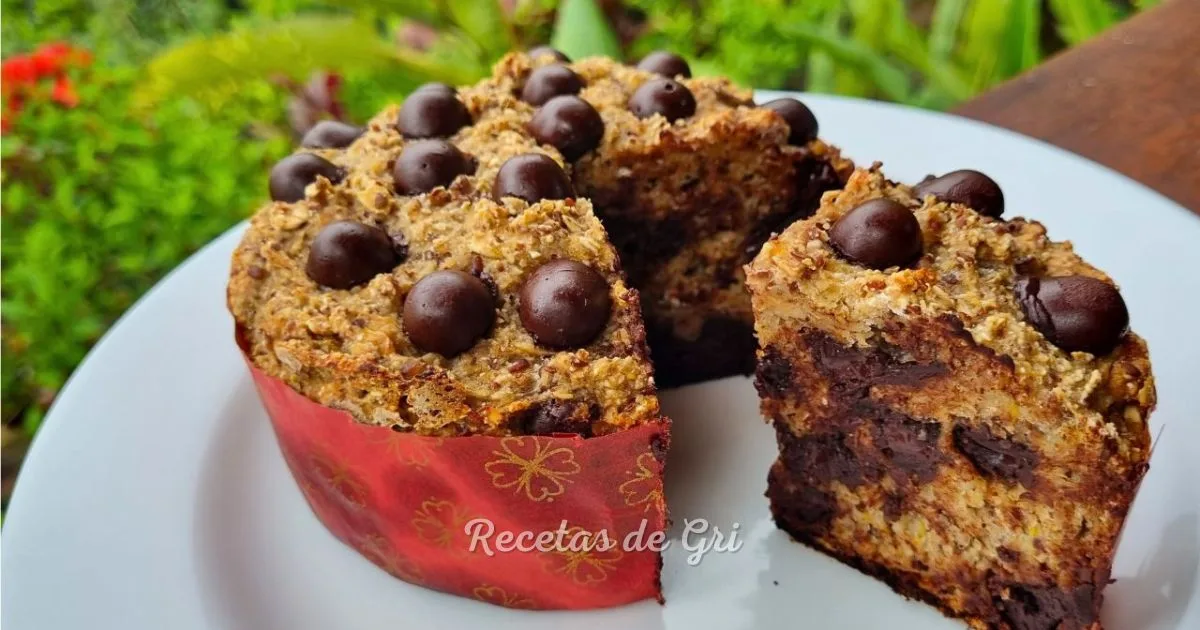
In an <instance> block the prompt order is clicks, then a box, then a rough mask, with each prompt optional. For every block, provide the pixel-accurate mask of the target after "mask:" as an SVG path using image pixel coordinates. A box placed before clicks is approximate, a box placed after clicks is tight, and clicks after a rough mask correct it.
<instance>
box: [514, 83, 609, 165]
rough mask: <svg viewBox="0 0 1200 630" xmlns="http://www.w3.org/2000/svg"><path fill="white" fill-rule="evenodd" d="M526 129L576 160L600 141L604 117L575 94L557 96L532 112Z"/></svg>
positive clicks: (602, 133)
mask: <svg viewBox="0 0 1200 630" xmlns="http://www.w3.org/2000/svg"><path fill="white" fill-rule="evenodd" d="M529 133H531V134H533V137H534V139H536V140H537V141H538V142H541V143H543V144H549V145H552V146H553V147H555V148H556V149H558V150H559V152H560V153H562V154H563V157H565V158H566V159H567V160H570V161H575V160H578V159H579V158H581V157H583V155H584V154H586V153H587V152H588V151H591V150H592V149H595V148H596V147H597V146H599V145H600V139H601V138H603V137H604V121H603V120H602V119H601V118H600V113H599V112H597V111H596V108H595V107H592V106H591V104H590V103H588V102H587V101H585V100H583V99H581V98H579V97H578V96H570V95H568V96H556V97H554V98H552V99H550V100H548V101H546V104H545V105H542V106H541V108H539V109H538V110H537V111H536V112H535V113H534V114H533V118H532V119H531V120H530V121H529Z"/></svg>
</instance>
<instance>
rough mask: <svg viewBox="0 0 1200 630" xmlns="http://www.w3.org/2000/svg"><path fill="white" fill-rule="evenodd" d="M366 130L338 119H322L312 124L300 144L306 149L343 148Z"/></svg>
mask: <svg viewBox="0 0 1200 630" xmlns="http://www.w3.org/2000/svg"><path fill="white" fill-rule="evenodd" d="M364 131H366V129H365V128H363V127H358V126H355V125H351V124H349V123H344V122H341V121H340V120H322V121H321V122H319V123H317V124H315V125H313V126H312V129H309V130H308V133H306V134H304V138H303V139H301V140H300V146H302V147H304V148H306V149H344V148H346V147H348V146H350V144H351V143H353V142H354V141H355V140H357V139H358V137H359V136H361V135H362V134H363V132H364Z"/></svg>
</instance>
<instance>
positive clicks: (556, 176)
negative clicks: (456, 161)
mask: <svg viewBox="0 0 1200 630" xmlns="http://www.w3.org/2000/svg"><path fill="white" fill-rule="evenodd" d="M574 196H575V192H574V190H572V188H571V181H570V180H569V179H567V174H566V172H564V171H563V169H562V167H561V166H559V165H558V162H555V161H554V160H553V159H552V158H551V157H550V156H548V155H545V154H543V153H525V154H522V155H518V156H515V157H511V158H509V159H508V160H507V161H506V162H504V164H503V165H501V166H500V170H499V172H497V173H496V181H495V182H493V183H492V198H493V199H495V200H496V201H497V202H499V201H501V200H502V199H503V198H504V197H517V198H520V199H524V200H525V201H527V202H529V203H537V202H539V201H541V200H543V199H567V198H570V197H574Z"/></svg>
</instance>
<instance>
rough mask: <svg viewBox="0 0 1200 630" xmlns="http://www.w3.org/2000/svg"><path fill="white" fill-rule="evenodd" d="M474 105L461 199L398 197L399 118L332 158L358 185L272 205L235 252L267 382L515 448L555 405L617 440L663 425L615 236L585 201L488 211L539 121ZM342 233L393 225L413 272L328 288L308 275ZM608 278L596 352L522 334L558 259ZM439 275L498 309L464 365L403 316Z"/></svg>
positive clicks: (319, 187)
mask: <svg viewBox="0 0 1200 630" xmlns="http://www.w3.org/2000/svg"><path fill="white" fill-rule="evenodd" d="M462 99H463V101H464V102H465V103H466V104H467V105H468V109H469V110H470V111H471V114H472V116H473V118H474V120H475V124H473V125H471V126H469V127H466V128H464V129H463V130H461V131H460V132H459V133H458V134H456V135H455V136H454V137H453V138H452V139H451V140H452V142H453V143H454V144H455V145H456V146H458V147H459V148H460V150H462V151H464V152H466V153H468V154H469V155H471V156H473V157H474V158H475V159H476V160H477V161H478V168H477V170H476V172H475V174H474V175H473V176H460V177H459V178H458V179H457V180H456V181H455V182H454V183H453V184H452V185H451V186H450V187H449V189H445V188H438V189H435V190H433V191H432V192H430V193H428V194H422V195H417V196H399V195H397V194H395V192H394V191H393V189H392V181H391V164H392V162H393V161H394V159H395V157H396V156H397V155H398V154H399V152H400V150H401V149H402V147H403V145H404V140H403V138H402V137H401V136H400V133H399V132H398V131H397V130H396V129H395V126H394V124H393V121H394V120H395V116H396V112H397V108H395V107H392V108H388V109H387V110H385V111H384V112H382V113H381V114H379V115H378V116H377V117H375V118H374V119H373V120H372V121H371V122H370V124H369V125H368V131H367V132H366V133H365V134H364V135H363V136H362V137H360V138H359V139H358V140H356V141H355V142H354V143H353V144H352V145H351V146H349V147H348V148H347V149H345V150H341V151H339V150H320V151H317V153H320V154H321V155H322V156H324V157H326V158H327V159H329V160H331V161H333V162H334V163H335V164H337V165H339V166H341V167H342V168H344V169H345V170H346V171H347V172H348V175H347V177H346V178H345V180H344V181H343V182H341V183H339V184H337V185H333V184H331V183H330V182H329V181H328V180H325V179H320V180H318V181H317V182H316V183H315V184H313V185H311V186H310V187H309V190H308V196H307V199H306V200H305V201H301V202H297V203H279V202H276V203H272V204H269V205H268V206H266V207H264V208H263V209H261V210H260V211H259V212H258V213H257V214H256V215H255V216H254V217H253V218H252V219H251V222H250V227H249V229H248V230H247V232H246V235H245V236H244V238H243V241H242V243H241V245H240V246H239V247H238V249H237V251H236V252H235V253H234V258H233V267H232V271H231V277H230V285H229V305H230V310H231V311H232V313H233V315H234V318H235V320H236V321H237V323H238V325H239V327H240V328H241V329H242V332H243V338H244V340H245V343H246V344H247V350H248V353H249V354H250V356H251V358H252V359H253V360H254V362H255V364H256V365H257V366H258V367H259V368H260V369H262V370H264V371H265V372H266V373H268V374H270V375H272V376H276V377H279V378H282V379H283V380H284V381H286V382H287V383H288V384H290V385H291V386H293V387H295V388H296V389H297V390H298V391H300V392H301V393H303V394H305V395H306V396H308V397H310V398H312V399H313V400H316V401H317V402H320V403H322V404H325V405H329V406H333V407H337V408H342V409H346V410H347V411H349V412H351V413H352V414H353V415H354V416H355V417H356V418H358V419H359V420H360V421H363V422H368V423H373V424H380V425H390V426H393V427H395V428H398V429H401V430H416V431H419V432H422V433H427V434H448V435H454V434H460V433H488V434H506V433H511V432H514V431H519V428H517V427H515V426H514V425H515V424H516V423H519V421H520V419H521V418H522V417H523V414H526V413H529V412H531V411H532V410H535V409H536V408H537V407H538V406H539V405H544V404H549V403H551V402H554V401H559V402H571V403H578V404H579V405H581V408H583V409H586V410H588V411H587V412H588V413H591V414H592V415H593V416H594V417H593V431H594V432H595V433H605V432H608V431H611V430H614V429H619V428H623V427H627V426H631V425H634V424H638V423H641V422H645V421H649V420H653V419H657V418H658V417H659V410H658V403H657V399H656V397H655V388H654V381H653V378H652V371H651V367H650V365H649V361H648V360H647V355H646V346H645V332H644V329H643V327H642V323H641V318H640V313H639V311H640V301H639V298H638V296H637V293H636V292H635V291H633V290H632V289H630V288H629V287H628V286H627V285H626V284H625V281H624V279H623V276H622V273H621V269H620V263H619V260H618V258H617V256H616V253H615V251H614V250H613V248H612V246H611V245H610V244H609V243H608V240H607V237H606V235H605V232H604V228H603V227H602V226H601V224H600V223H599V221H597V220H596V218H595V216H594V215H593V214H592V211H591V207H590V204H589V203H588V201H587V200H585V199H579V200H566V201H542V202H539V203H537V204H532V205H531V204H527V203H525V202H523V201H520V200H517V199H514V198H506V199H505V202H504V203H503V204H498V203H496V202H494V201H492V200H491V199H490V196H489V194H488V191H489V190H490V188H491V182H492V180H493V179H494V178H495V173H496V171H497V170H498V169H499V167H500V164H502V163H503V161H504V160H506V159H507V158H508V157H511V156H513V155H517V154H520V153H526V152H532V151H541V152H543V153H546V154H547V155H550V156H552V157H553V158H555V159H556V160H559V161H560V162H561V159H562V158H561V156H560V155H559V154H558V153H557V152H556V151H555V150H554V149H553V148H550V147H540V148H539V147H538V146H537V144H536V143H535V142H534V141H533V140H532V139H531V138H529V137H528V135H527V133H526V132H525V130H524V123H525V119H526V118H527V117H528V116H527V115H528V113H529V107H528V106H527V105H525V104H524V103H520V102H519V101H515V100H514V99H511V98H510V97H509V96H506V95H503V94H498V93H496V92H495V91H487V90H482V89H481V88H474V89H467V90H464V91H463V92H462ZM337 219H355V220H359V221H364V222H367V223H370V224H374V225H379V226H381V227H384V228H385V229H386V230H387V231H388V232H389V233H391V234H393V235H398V236H399V237H400V238H402V239H403V240H404V241H405V242H406V243H407V245H408V257H407V260H406V261H405V262H404V263H402V264H401V265H400V266H398V267H397V268H396V269H395V270H394V271H393V272H392V273H390V274H381V275H379V276H377V277H375V278H374V279H372V280H371V281H370V282H368V283H367V284H365V285H363V286H360V287H356V288H353V289H350V290H332V289H325V288H322V287H319V286H318V285H317V284H316V283H314V282H313V281H312V280H310V279H309V278H308V277H307V276H306V275H305V273H304V263H305V260H306V257H307V252H308V248H309V245H310V244H311V242H312V240H313V238H314V237H315V235H316V233H317V231H319V229H320V228H321V227H323V226H325V225H327V224H328V223H330V222H332V221H334V220H337ZM558 257H563V258H571V259H574V260H579V261H582V262H585V263H587V264H589V265H591V266H592V267H594V268H595V269H596V270H597V271H599V272H600V273H601V274H602V275H603V276H604V277H605V278H606V279H607V280H608V282H609V284H610V286H611V287H612V293H611V297H612V300H613V311H612V316H611V318H610V321H609V324H608V326H607V328H606V329H605V331H604V332H603V333H602V334H601V335H600V337H599V338H598V339H597V340H596V341H595V342H593V343H591V344H589V345H588V346H587V347H585V348H581V349H578V350H574V351H566V352H555V351H551V350H547V349H545V348H542V347H539V346H538V345H537V344H536V343H534V341H533V339H532V337H531V336H530V334H529V333H528V332H527V331H526V330H525V329H524V328H523V327H522V326H521V324H520V321H519V317H518V316H517V312H516V294H517V290H518V288H519V286H520V284H521V282H522V281H523V279H524V278H525V277H526V276H527V274H529V273H530V272H532V271H533V270H534V268H536V267H537V266H538V265H540V264H541V263H543V262H546V261H548V260H551V259H553V258H558ZM438 269H457V270H462V271H471V270H476V271H480V270H481V271H482V272H483V273H485V274H486V275H487V276H488V277H489V278H490V279H491V280H492V281H493V282H494V283H495V285H496V288H497V289H498V293H499V295H500V297H501V304H500V307H499V311H498V317H497V320H496V323H495V325H494V327H493V329H492V331H491V333H490V334H489V335H488V336H487V337H486V338H484V339H482V340H481V341H480V342H479V343H478V344H477V345H476V346H475V347H474V348H472V349H471V351H469V352H467V353H464V354H462V355H459V356H458V357H455V358H453V359H445V358H443V357H441V356H439V355H435V354H422V353H420V352H418V351H417V350H416V349H415V348H414V347H413V346H412V344H411V342H410V341H409V340H408V337H407V335H406V334H405V332H404V330H403V326H402V325H401V321H400V318H399V316H398V310H399V306H400V304H402V302H403V298H404V296H405V295H406V293H407V291H408V289H409V288H410V287H411V286H412V285H413V283H415V282H416V281H417V280H419V279H420V278H422V277H424V276H425V275H427V274H429V273H431V272H432V271H435V270H438Z"/></svg>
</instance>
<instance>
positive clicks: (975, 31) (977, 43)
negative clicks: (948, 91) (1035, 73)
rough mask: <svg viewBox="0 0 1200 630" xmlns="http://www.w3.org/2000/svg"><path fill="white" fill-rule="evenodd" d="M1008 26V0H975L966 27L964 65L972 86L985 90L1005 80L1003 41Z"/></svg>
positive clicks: (964, 33) (964, 28) (962, 56)
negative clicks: (1002, 79)
mask: <svg viewBox="0 0 1200 630" xmlns="http://www.w3.org/2000/svg"><path fill="white" fill-rule="evenodd" d="M1007 25H1008V0H975V1H974V2H972V3H971V6H970V9H969V10H968V11H967V17H966V22H965V24H964V26H963V31H964V32H963V48H962V54H961V58H962V62H963V64H964V66H965V67H966V69H967V71H968V72H969V73H970V74H971V79H970V80H971V87H972V88H973V89H975V90H982V89H984V88H986V87H988V86H990V85H992V84H994V83H996V82H997V81H999V79H1000V78H1002V77H1003V74H1002V72H1001V68H1000V52H1001V47H1002V44H1001V41H1002V39H1003V37H1004V33H1005V30H1006V27H1007Z"/></svg>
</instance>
